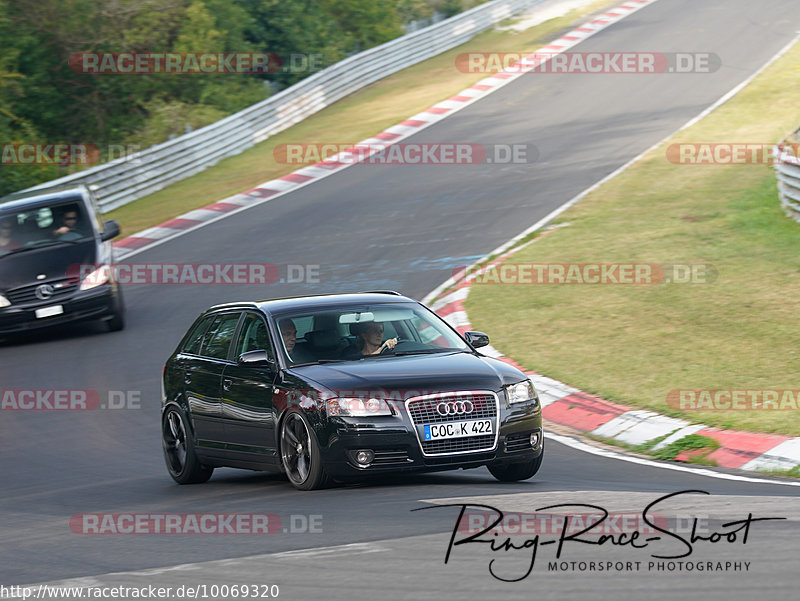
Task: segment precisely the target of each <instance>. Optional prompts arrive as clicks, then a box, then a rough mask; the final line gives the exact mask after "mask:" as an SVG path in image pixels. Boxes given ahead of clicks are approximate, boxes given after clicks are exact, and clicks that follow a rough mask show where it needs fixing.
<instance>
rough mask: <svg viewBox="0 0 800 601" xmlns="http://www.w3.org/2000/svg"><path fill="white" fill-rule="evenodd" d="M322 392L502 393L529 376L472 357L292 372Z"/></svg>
mask: <svg viewBox="0 0 800 601" xmlns="http://www.w3.org/2000/svg"><path fill="white" fill-rule="evenodd" d="M292 371H293V372H294V373H296V374H297V375H299V376H301V377H302V378H304V379H309V380H313V381H315V382H317V383H318V384H319V385H321V386H322V387H323V388H326V389H328V390H330V391H333V392H335V393H338V392H339V391H376V392H377V391H381V392H385V393H387V394H388V395H391V394H392V393H393V392H396V391H401V392H406V391H410V390H411V391H415V393H416V392H418V393H420V394H431V393H435V392H445V391H454V390H492V391H495V392H497V391H499V390H500V388H501V387H502V386H503V385H506V384H514V383H516V382H520V381H521V380H524V379H525V378H526V377H527V376H526V375H525V374H524V373H522V372H521V371H519V370H518V369H516V368H514V367H512V366H510V365H508V364H507V363H504V362H503V361H499V360H497V359H492V358H490V357H484V356H482V355H478V354H473V353H467V352H464V353H453V354H449V353H448V354H444V355H409V356H405V357H390V358H380V359H362V360H360V361H346V362H342V363H328V364H322V365H306V366H304V367H298V368H294V369H293V370H292Z"/></svg>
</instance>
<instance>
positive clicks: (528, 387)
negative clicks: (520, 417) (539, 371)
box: [503, 380, 539, 405]
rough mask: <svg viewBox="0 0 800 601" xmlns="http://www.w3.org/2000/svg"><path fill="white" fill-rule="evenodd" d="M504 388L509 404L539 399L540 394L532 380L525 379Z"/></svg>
mask: <svg viewBox="0 0 800 601" xmlns="http://www.w3.org/2000/svg"><path fill="white" fill-rule="evenodd" d="M503 389H504V390H505V392H506V400H507V401H508V404H509V405H513V404H514V403H525V402H528V401H538V400H539V395H537V394H536V389H535V388H534V387H533V382H531V381H530V380H525V381H524V382H520V383H519V384H510V385H508V386H504V387H503Z"/></svg>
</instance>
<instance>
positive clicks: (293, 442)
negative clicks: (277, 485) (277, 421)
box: [280, 411, 330, 490]
mask: <svg viewBox="0 0 800 601" xmlns="http://www.w3.org/2000/svg"><path fill="white" fill-rule="evenodd" d="M280 445H281V463H282V464H283V469H284V471H285V472H286V475H287V476H288V477H289V482H291V483H292V486H294V487H295V488H296V489H298V490H316V489H319V488H324V487H325V486H327V485H328V484H329V483H330V480H329V478H328V475H327V473H326V472H325V467H324V466H323V465H322V453H321V452H320V449H319V442H318V441H317V437H316V436H315V435H314V431H313V429H312V428H311V426H310V425H309V424H308V421H307V420H306V418H305V417H303V415H302V414H301V413H300V412H298V411H292V412H291V413H289V414H288V415H287V416H286V418H285V419H284V420H283V423H282V424H281V436H280Z"/></svg>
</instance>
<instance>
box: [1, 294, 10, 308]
mask: <svg viewBox="0 0 800 601" xmlns="http://www.w3.org/2000/svg"><path fill="white" fill-rule="evenodd" d="M10 306H11V303H10V302H8V299H7V298H6V297H5V296H3V295H2V294H0V307H10Z"/></svg>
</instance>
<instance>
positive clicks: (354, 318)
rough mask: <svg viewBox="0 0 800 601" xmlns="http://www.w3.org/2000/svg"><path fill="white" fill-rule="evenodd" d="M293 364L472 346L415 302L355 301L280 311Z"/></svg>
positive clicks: (286, 348) (280, 324) (280, 323)
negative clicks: (371, 302) (371, 303)
mask: <svg viewBox="0 0 800 601" xmlns="http://www.w3.org/2000/svg"><path fill="white" fill-rule="evenodd" d="M276 321H277V325H278V329H279V330H280V334H281V336H280V338H281V344H279V345H278V346H280V347H282V349H283V352H284V354H285V355H286V357H287V359H288V360H289V363H290V364H291V365H304V364H309V363H327V362H340V361H361V360H364V359H381V358H385V357H392V356H403V355H424V354H436V353H447V352H460V351H464V350H468V349H469V347H468V346H467V344H466V343H465V342H464V341H463V340H462V339H461V338H460V337H459V336H458V335H457V334H456V333H455V332H453V330H451V329H450V328H449V327H448V326H447V324H445V323H444V322H443V321H442V320H441V319H439V317H437V316H436V315H435V314H433V313H431V312H430V311H428V310H427V309H425V308H424V307H422V306H420V305H415V304H412V303H382V304H376V305H363V304H360V305H355V304H354V305H351V306H345V307H336V308H320V309H316V310H306V311H298V312H295V313H291V312H290V313H282V314H280V315H278V316H277V317H276Z"/></svg>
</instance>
